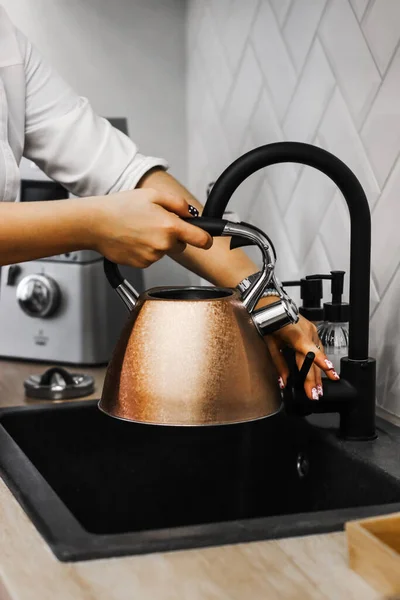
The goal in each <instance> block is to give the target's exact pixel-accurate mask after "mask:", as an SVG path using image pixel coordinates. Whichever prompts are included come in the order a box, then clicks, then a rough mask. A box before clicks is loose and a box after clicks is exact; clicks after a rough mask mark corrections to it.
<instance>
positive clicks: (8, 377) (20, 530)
mask: <svg viewBox="0 0 400 600" xmlns="http://www.w3.org/2000/svg"><path fill="white" fill-rule="evenodd" d="M45 369H46V365H40V364H33V363H29V364H27V363H23V362H13V361H0V406H15V405H19V404H30V403H31V402H32V401H30V400H28V399H26V398H25V397H24V392H23V386H22V382H23V380H24V379H25V378H26V377H27V376H28V375H30V374H32V373H40V372H43V371H44V370H45ZM72 370H73V371H75V372H79V371H83V372H85V373H90V374H92V375H94V377H95V379H96V392H95V394H94V396H91V397H88V398H95V397H98V396H99V393H100V389H101V385H102V381H103V377H104V368H97V369H96V368H94V369H93V368H91V369H89V368H84V369H76V368H75V369H72ZM88 398H85V400H86V399H88ZM0 532H1V533H0V539H1V543H0V600H39V599H40V600H131V599H132V600H133V599H134V598H135V599H136V598H138V599H140V600H147V599H149V600H177V599H181V598H182V599H186V598H188V599H189V598H190V600H217V599H218V600H219V599H220V600H236V599H237V600H239V599H240V600H242V599H243V598H244V597H245V596H246V595H248V596H249V598H251V600H261V599H262V600H266V599H267V600H274V599H281V598H284V599H293V600H302V599H303V598H304V599H308V598H312V599H317V598H318V599H335V600H339V599H340V600H342V599H344V598H345V599H346V600H350V599H360V600H361V599H362V600H378V599H383V598H384V597H383V596H382V595H380V594H379V593H377V592H376V591H375V590H374V589H373V588H371V587H370V586H369V585H368V584H367V583H366V582H365V581H364V580H363V579H361V578H360V577H359V576H358V575H356V574H355V573H353V572H352V571H351V570H350V569H349V567H348V566H347V549H346V538H345V535H344V533H342V532H338V533H331V534H325V535H314V536H308V537H301V538H290V539H283V540H272V541H265V542H253V543H247V544H238V545H231V546H220V547H213V548H202V549H195V550H190V551H181V552H170V553H164V554H152V555H145V556H130V557H123V558H114V559H105V560H94V561H85V562H77V563H61V562H59V561H58V560H57V559H56V558H55V557H54V555H53V554H52V552H51V550H50V549H49V548H48V546H47V544H46V543H45V542H44V541H43V539H42V538H41V536H40V534H39V533H38V532H37V530H36V529H35V527H34V526H33V525H32V523H31V522H30V520H29V519H28V517H27V516H26V515H25V513H24V511H23V510H22V508H21V507H20V505H19V504H18V502H17V501H16V500H15V498H14V497H13V495H12V494H11V492H9V490H8V488H7V487H6V485H5V484H4V482H3V481H1V480H0Z"/></svg>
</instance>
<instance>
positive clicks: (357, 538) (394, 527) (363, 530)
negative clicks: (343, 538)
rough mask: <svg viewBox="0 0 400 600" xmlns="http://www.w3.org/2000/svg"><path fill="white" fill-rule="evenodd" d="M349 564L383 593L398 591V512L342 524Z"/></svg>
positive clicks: (399, 591)
mask: <svg viewBox="0 0 400 600" xmlns="http://www.w3.org/2000/svg"><path fill="white" fill-rule="evenodd" d="M346 534H347V543H348V548H349V559H350V567H351V568H352V569H353V570H354V571H356V572H357V573H358V574H359V575H361V577H363V578H364V579H365V580H366V581H368V583H369V584H370V585H372V586H373V587H374V588H375V589H377V590H378V591H379V592H382V593H384V594H390V595H393V594H400V513H395V514H391V515H384V516H382V517H373V518H369V519H363V520H361V521H350V522H349V523H346Z"/></svg>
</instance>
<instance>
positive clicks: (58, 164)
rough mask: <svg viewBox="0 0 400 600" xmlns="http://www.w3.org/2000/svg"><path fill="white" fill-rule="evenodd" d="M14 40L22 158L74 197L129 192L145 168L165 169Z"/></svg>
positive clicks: (34, 53)
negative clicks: (22, 107) (21, 95)
mask: <svg viewBox="0 0 400 600" xmlns="http://www.w3.org/2000/svg"><path fill="white" fill-rule="evenodd" d="M17 38H18V43H19V45H20V48H21V52H22V55H23V56H24V57H25V58H24V60H25V74H26V121H25V148H24V156H26V157H27V158H29V159H31V160H32V161H34V162H35V163H36V164H37V165H38V166H39V167H40V168H41V169H42V170H43V171H44V172H45V173H46V174H47V175H48V176H49V177H51V178H52V179H54V180H55V181H58V182H59V183H61V184H62V185H64V186H65V187H66V188H67V189H68V190H70V191H71V192H72V193H73V194H75V195H77V196H95V195H103V194H108V193H112V192H117V191H121V190H128V189H132V188H134V187H135V186H136V185H137V183H138V182H139V180H140V179H141V177H142V176H143V175H144V174H145V173H146V172H147V171H148V170H149V169H152V168H153V167H157V166H159V167H161V168H164V169H167V168H168V163H167V162H166V161H165V160H163V159H161V158H154V157H150V156H144V155H143V154H140V153H139V152H138V148H137V146H136V144H134V142H133V141H132V140H130V139H129V138H128V137H127V136H126V135H124V134H123V133H121V132H120V131H118V130H117V129H115V128H114V127H112V126H111V125H110V123H109V122H108V121H107V120H106V119H104V118H102V117H99V116H98V115H96V114H95V113H94V111H93V110H92V108H91V106H90V104H89V102H88V100H87V99H86V98H82V97H80V96H78V95H77V94H76V93H75V92H74V91H73V90H72V89H71V88H70V87H69V85H68V84H67V83H65V81H63V79H62V78H61V77H60V76H59V75H57V73H55V72H54V71H53V70H52V69H51V67H49V66H48V65H47V64H46V63H45V61H44V60H43V59H42V57H41V56H40V55H39V53H38V52H37V50H36V49H35V48H34V47H33V46H32V44H31V43H30V42H29V41H28V40H27V39H26V38H25V36H24V35H23V34H22V33H21V32H19V31H18V30H17Z"/></svg>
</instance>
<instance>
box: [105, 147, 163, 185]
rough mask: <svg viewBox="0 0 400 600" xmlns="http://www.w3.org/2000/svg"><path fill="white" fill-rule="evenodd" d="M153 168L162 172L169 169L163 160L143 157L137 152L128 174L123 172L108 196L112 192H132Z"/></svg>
mask: <svg viewBox="0 0 400 600" xmlns="http://www.w3.org/2000/svg"><path fill="white" fill-rule="evenodd" d="M154 167H159V168H160V169H163V170H164V171H167V170H168V169H169V164H168V162H167V161H166V160H164V159H163V158H155V157H154V156H144V155H143V154H140V153H139V152H138V153H137V154H136V155H135V160H134V161H133V164H132V166H131V168H130V169H129V171H128V172H125V173H123V174H122V175H121V177H120V178H119V179H118V180H117V181H116V182H115V184H114V185H113V186H112V187H111V188H110V189H109V190H108V193H109V194H113V193H114V192H124V191H127V190H132V189H133V188H135V187H136V186H137V184H138V183H139V181H140V180H141V179H142V177H143V175H145V174H146V173H147V172H148V171H150V170H151V169H154Z"/></svg>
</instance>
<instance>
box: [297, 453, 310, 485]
mask: <svg viewBox="0 0 400 600" xmlns="http://www.w3.org/2000/svg"><path fill="white" fill-rule="evenodd" d="M296 468H297V473H298V476H299V477H300V479H302V478H303V477H306V475H308V472H309V470H310V461H309V460H308V458H307V456H306V455H305V454H304V453H303V452H299V454H298V455H297V464H296Z"/></svg>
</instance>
